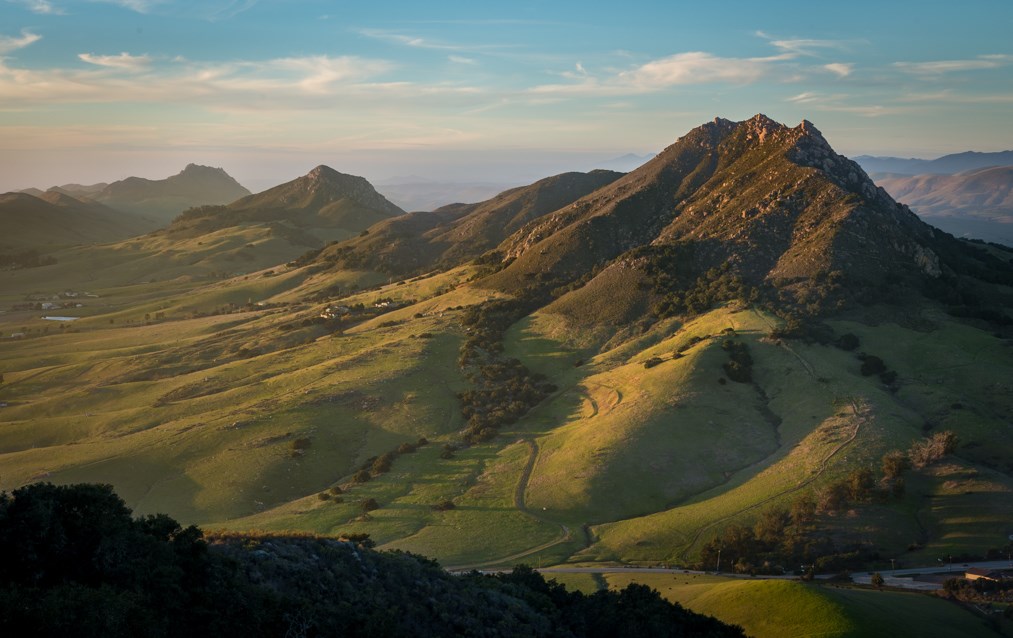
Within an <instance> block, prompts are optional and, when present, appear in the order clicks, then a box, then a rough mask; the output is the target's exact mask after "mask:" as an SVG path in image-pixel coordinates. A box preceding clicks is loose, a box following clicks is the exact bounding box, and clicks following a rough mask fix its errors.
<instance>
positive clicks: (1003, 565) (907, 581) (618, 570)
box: [537, 560, 1013, 591]
mask: <svg viewBox="0 0 1013 638" xmlns="http://www.w3.org/2000/svg"><path fill="white" fill-rule="evenodd" d="M968 567H979V568H982V569H1010V568H1011V567H1013V564H1011V563H1010V561H1006V560H994V561H982V562H977V563H954V564H953V565H943V566H942V568H940V566H939V565H938V564H937V565H928V566H924V567H909V568H905V569H897V570H883V571H880V572H879V574H881V575H882V576H883V579H884V580H885V584H886V586H888V587H901V588H904V589H915V590H923V591H932V590H936V589H939V588H940V584H939V583H934V582H922V581H917V580H914V579H913V578H912V576H914V575H923V576H924V575H930V574H932V575H937V576H943V577H947V578H949V577H959V576H963V574H964V570H965V569H967V568H968ZM537 571H539V572H541V573H543V574H546V575H549V576H551V575H552V574H672V575H679V574H696V575H704V574H710V575H715V572H704V571H697V570H692V569H678V568H674V567H631V566H628V565H615V566H601V567H544V568H542V569H539V570H537ZM873 573H875V572H856V573H853V574H852V575H851V577H852V579H853V580H854V581H855V582H856V583H859V584H865V585H868V584H869V583H870V579H871V578H872V574H873ZM719 575H720V576H725V577H729V578H744V579H750V580H778V579H780V580H791V579H797V578H798V576H795V575H791V574H784V575H776V576H749V575H748V574H730V573H723V572H722V573H721V574H719ZM833 576H834V574H817V575H816V578H817V579H818V580H829V579H831V578H833Z"/></svg>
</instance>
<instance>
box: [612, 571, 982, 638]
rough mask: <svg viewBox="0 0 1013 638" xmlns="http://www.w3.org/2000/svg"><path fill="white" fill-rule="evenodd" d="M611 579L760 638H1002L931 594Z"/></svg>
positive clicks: (647, 577)
mask: <svg viewBox="0 0 1013 638" xmlns="http://www.w3.org/2000/svg"><path fill="white" fill-rule="evenodd" d="M605 580H606V581H607V583H608V586H609V587H610V588H616V589H619V588H622V587H625V586H626V585H627V584H628V583H631V582H637V583H642V584H645V585H648V586H650V587H652V588H654V589H656V590H658V591H659V592H660V593H661V594H662V595H663V596H664V597H665V598H667V599H668V600H671V601H674V602H678V603H680V604H682V605H683V606H685V607H686V608H688V609H691V610H693V611H696V612H699V613H703V614H708V615H711V616H715V617H717V618H718V619H720V620H723V621H725V622H727V623H732V624H737V625H740V626H741V627H743V628H744V629H745V630H746V633H747V634H748V635H750V636H755V637H756V638H781V637H782V636H826V637H833V638H838V637H840V638H844V637H855V638H859V637H862V638H864V637H877V636H919V637H922V636H924V637H926V638H937V637H938V638H955V637H957V636H960V637H967V638H971V637H974V636H996V635H997V633H996V632H995V630H993V629H992V628H990V627H988V626H987V625H986V624H985V619H984V617H983V616H981V615H980V614H976V613H973V612H971V611H968V610H966V609H964V608H962V607H960V606H958V605H957V604H955V603H951V602H949V601H946V600H943V599H940V598H934V597H931V596H927V595H924V594H909V593H903V592H892V591H890V592H880V591H873V590H866V589H853V588H845V587H836V586H833V585H807V584H803V583H800V582H798V581H784V580H743V579H728V578H722V577H718V576H699V575H693V574H683V575H675V576H670V575H667V574H606V575H605Z"/></svg>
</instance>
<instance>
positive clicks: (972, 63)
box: [893, 54, 1013, 75]
mask: <svg viewBox="0 0 1013 638" xmlns="http://www.w3.org/2000/svg"><path fill="white" fill-rule="evenodd" d="M1010 64H1013V55H1007V54H991V55H979V56H977V57H975V58H970V59H965V60H932V61H928V62H894V63H893V66H894V67H895V68H897V69H899V70H901V71H904V72H905V73H913V74H915V75H942V74H944V73H957V72H961V71H980V70H983V69H998V68H1000V67H1004V66H1009V65H1010Z"/></svg>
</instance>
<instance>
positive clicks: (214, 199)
mask: <svg viewBox="0 0 1013 638" xmlns="http://www.w3.org/2000/svg"><path fill="white" fill-rule="evenodd" d="M96 186H98V185H96ZM62 188H63V189H64V190H67V187H66V186H65V187H62ZM75 190H78V191H81V190H85V193H86V194H87V196H88V197H91V198H92V199H94V200H95V201H98V202H101V203H103V204H105V205H106V206H109V207H111V208H115V209H117V210H122V211H125V212H129V213H135V214H137V215H142V216H144V217H148V218H150V219H153V220H155V221H156V222H158V225H164V224H165V223H166V222H168V221H169V220H171V219H172V218H174V217H175V216H176V215H178V214H179V213H181V212H182V211H184V210H186V209H187V208H191V207H193V206H202V205H207V204H226V203H228V202H231V201H234V200H236V199H239V198H240V197H245V196H247V195H249V194H250V191H248V190H246V189H245V188H244V187H243V186H241V185H240V184H239V182H237V181H236V180H234V179H232V177H230V176H229V174H228V173H226V172H225V171H224V170H223V169H221V168H212V167H210V166H199V165H197V164H188V165H187V166H186V168H184V169H183V170H182V171H180V172H179V173H177V174H176V175H172V176H170V177H167V178H165V179H159V180H152V179H145V178H143V177H128V178H126V179H123V180H120V181H117V182H113V183H111V184H109V185H107V186H105V188H103V189H102V190H100V191H98V192H97V193H93V194H88V193H89V192H90V191H93V190H94V189H89V188H88V187H83V188H82V189H75ZM69 192H70V194H72V195H73V194H74V191H69ZM150 230H153V229H150Z"/></svg>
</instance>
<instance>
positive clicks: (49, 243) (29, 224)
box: [0, 190, 151, 251]
mask: <svg viewBox="0 0 1013 638" xmlns="http://www.w3.org/2000/svg"><path fill="white" fill-rule="evenodd" d="M0 226H2V228H3V234H2V235H0V251H15V250H28V249H37V250H47V251H48V250H52V249H54V248H58V247H62V246H69V245H75V244H90V243H102V242H110V241H116V240H120V239H125V238H127V237H132V236H134V235H140V234H142V233H144V232H146V231H147V230H148V229H149V228H150V226H151V221H150V220H147V219H144V218H143V217H139V216H137V215H131V214H130V213H124V212H122V211H118V210H114V209H112V208H109V207H108V206H105V205H103V204H100V203H98V202H94V201H81V200H78V199H75V198H74V197H71V196H70V195H67V194H65V193H63V192H60V191H56V190H53V191H48V192H40V193H39V194H38V195H37V196H36V195H30V194H28V193H5V194H3V195H0Z"/></svg>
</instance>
